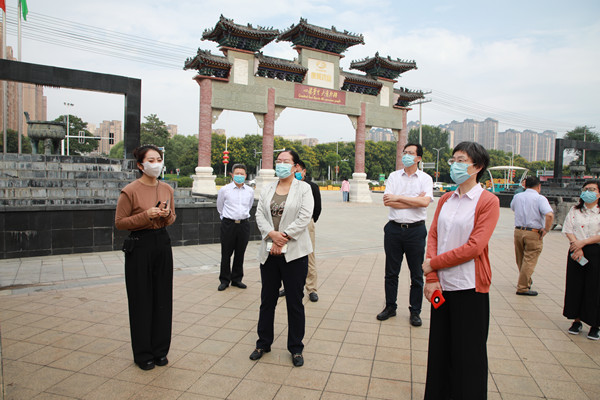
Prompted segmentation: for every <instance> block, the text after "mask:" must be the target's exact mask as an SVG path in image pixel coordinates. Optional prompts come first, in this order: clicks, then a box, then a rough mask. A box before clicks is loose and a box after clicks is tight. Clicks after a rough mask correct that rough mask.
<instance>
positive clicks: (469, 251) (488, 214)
mask: <svg viewBox="0 0 600 400" xmlns="http://www.w3.org/2000/svg"><path fill="white" fill-rule="evenodd" d="M448 162H449V164H450V165H451V168H450V177H451V178H452V180H454V182H456V183H457V184H458V188H457V189H456V191H454V192H449V193H446V194H445V195H444V196H443V197H442V198H441V199H440V200H439V202H438V205H437V209H436V210H435V215H434V218H433V222H432V224H431V228H430V229H429V237H428V240H427V255H426V259H425V261H424V262H423V272H424V273H425V274H426V275H427V281H426V284H425V289H424V293H425V297H427V299H428V300H430V301H431V296H432V294H433V293H434V291H436V290H440V291H441V292H442V294H443V297H444V298H445V300H446V301H445V303H443V304H442V305H441V306H440V307H439V308H437V309H435V308H433V306H432V308H431V325H430V329H429V352H428V358H427V381H426V384H425V399H426V400H427V399H435V400H440V399H463V400H465V399H476V400H481V399H486V398H487V378H488V362H487V336H488V329H489V324H490V301H489V290H490V283H491V278H492V271H491V268H490V260H489V258H488V242H489V240H490V237H491V236H492V233H493V232H494V228H495V227H496V224H497V223H498V218H499V216H500V202H499V200H498V197H496V196H495V195H494V194H492V193H490V192H488V191H486V190H484V189H483V188H482V187H481V186H480V185H479V184H478V183H477V182H478V181H479V179H480V178H481V177H482V176H483V174H484V173H485V170H486V168H487V167H488V165H489V162H490V157H489V155H488V152H487V151H486V150H485V148H483V146H481V145H480V144H478V143H475V142H462V143H459V144H458V145H457V146H456V147H455V148H454V151H453V153H452V158H451V159H450V160H449V161H448Z"/></svg>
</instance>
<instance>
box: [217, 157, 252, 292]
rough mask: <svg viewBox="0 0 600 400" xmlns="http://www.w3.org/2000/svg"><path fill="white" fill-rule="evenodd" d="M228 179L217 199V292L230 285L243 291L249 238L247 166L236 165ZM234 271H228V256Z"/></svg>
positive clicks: (249, 196)
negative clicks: (219, 249)
mask: <svg viewBox="0 0 600 400" xmlns="http://www.w3.org/2000/svg"><path fill="white" fill-rule="evenodd" d="M231 175H232V177H233V182H231V183H229V184H227V185H225V186H223V187H222V188H221V189H220V190H219V194H218V195H217V210H218V211H219V215H220V217H221V274H220V275H219V280H220V281H221V284H220V285H219V291H221V290H225V289H227V286H229V284H230V283H231V285H232V286H237V287H239V288H240V289H246V285H245V284H244V283H242V278H243V277H244V253H245V252H246V246H247V245H248V239H249V238H250V223H249V222H248V218H250V209H251V208H252V205H253V204H254V190H253V189H252V188H251V187H250V186H248V185H245V184H244V182H245V181H246V166H245V165H244V164H235V165H234V166H233V168H232V172H231ZM234 252H235V255H234V257H233V268H231V267H230V264H231V255H232V254H234Z"/></svg>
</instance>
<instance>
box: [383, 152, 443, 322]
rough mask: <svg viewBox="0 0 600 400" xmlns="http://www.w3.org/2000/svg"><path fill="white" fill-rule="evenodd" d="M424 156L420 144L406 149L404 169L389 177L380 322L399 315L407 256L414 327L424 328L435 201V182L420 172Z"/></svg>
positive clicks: (411, 316)
mask: <svg viewBox="0 0 600 400" xmlns="http://www.w3.org/2000/svg"><path fill="white" fill-rule="evenodd" d="M422 156H423V147H421V145H420V144H414V143H408V144H407V145H406V146H404V150H403V156H402V163H403V164H404V169H401V170H398V171H394V172H392V173H391V174H390V176H389V177H388V181H387V185H386V187H385V193H384V195H383V204H384V205H385V206H388V207H389V208H390V213H389V222H388V223H387V224H386V225H385V227H384V229H383V231H384V233H385V236H384V243H383V244H384V249H385V309H384V310H383V311H382V312H381V313H379V314H378V315H377V319H378V320H380V321H385V320H386V319H388V318H390V317H393V316H395V315H396V308H397V304H396V300H397V297H398V275H399V274H400V266H401V265H402V258H403V257H404V255H406V261H407V263H408V268H409V269H410V281H411V284H410V299H409V302H410V306H409V307H408V308H409V310H410V323H411V325H412V326H421V325H422V321H421V317H420V314H421V306H422V304H423V269H422V267H421V266H422V264H423V259H424V256H425V240H426V238H427V228H426V227H425V219H426V218H427V206H428V205H429V203H431V202H432V201H433V179H431V176H429V175H427V174H426V173H424V172H423V171H420V170H419V168H418V166H419V161H421V157H422Z"/></svg>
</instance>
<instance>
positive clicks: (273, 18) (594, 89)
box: [6, 0, 600, 142]
mask: <svg viewBox="0 0 600 400" xmlns="http://www.w3.org/2000/svg"><path fill="white" fill-rule="evenodd" d="M6 3H7V6H8V18H9V24H8V27H9V33H8V35H7V44H8V45H10V46H13V48H15V55H16V47H17V46H16V45H17V38H16V33H15V32H16V29H14V30H13V31H12V33H11V30H10V27H11V24H10V21H11V18H12V21H14V19H15V15H16V4H17V0H7V1H6ZM27 4H28V6H29V11H30V15H29V17H28V21H25V22H23V32H24V36H25V33H26V32H27V31H28V30H29V32H34V31H35V29H36V27H38V26H39V24H40V23H41V22H40V21H42V20H44V19H45V18H46V17H52V18H54V19H55V20H54V21H57V20H56V19H59V20H64V21H70V22H75V23H76V24H75V26H76V28H74V29H79V28H77V24H81V27H80V29H81V32H87V31H89V30H90V28H91V27H97V28H102V29H107V30H110V31H114V32H120V33H124V34H127V35H134V36H135V37H137V38H139V40H140V41H141V40H147V41H150V43H151V42H152V41H156V50H157V51H158V52H160V50H161V49H162V48H163V46H167V44H172V45H175V46H177V48H178V49H179V51H180V54H181V60H180V61H177V60H175V61H170V62H171V64H172V66H171V67H165V66H155V65H153V64H150V63H148V62H144V61H131V60H124V59H120V58H114V57H111V56H109V55H107V54H95V53H91V52H89V51H83V50H80V49H73V48H69V47H66V46H65V45H64V44H62V45H61V44H55V43H47V42H42V41H39V40H33V39H28V38H24V39H23V45H22V48H23V52H22V60H23V61H25V62H32V63H39V64H47V65H56V66H60V67H67V68H74V69H82V70H90V71H95V72H102V73H110V74H117V75H124V76H129V77H135V78H140V79H142V115H143V116H145V115H149V114H151V113H153V114H157V115H158V116H159V118H160V119H162V120H163V121H165V122H166V123H167V124H176V125H178V127H179V133H180V134H195V133H197V130H198V103H199V89H198V85H197V83H196V82H194V81H193V80H192V77H193V76H194V75H195V73H194V71H184V70H183V64H184V61H185V58H187V57H193V56H194V55H195V53H196V49H197V48H198V47H200V48H202V49H209V50H212V51H213V52H216V53H218V54H220V52H218V50H217V48H216V44H215V43H213V42H209V41H201V36H202V32H203V31H204V30H205V29H207V28H213V27H214V26H215V23H216V22H217V21H218V18H219V15H221V14H223V15H224V16H225V17H227V18H233V19H234V21H235V22H236V23H239V24H247V23H252V24H254V25H261V26H267V27H271V26H272V27H274V28H278V29H280V30H284V29H286V28H288V27H290V26H291V25H292V24H296V23H298V21H299V19H300V17H303V18H307V19H308V22H309V23H311V24H314V25H318V26H323V27H331V26H332V25H334V26H335V27H336V28H337V29H340V30H348V31H351V32H354V33H361V34H363V35H364V39H365V45H358V46H353V47H351V48H350V49H348V50H347V51H346V52H345V53H344V56H345V57H344V58H343V59H342V61H341V65H342V67H343V68H344V69H345V70H349V65H350V62H351V61H353V60H357V59H362V58H364V57H367V56H373V55H374V54H375V52H376V51H379V54H380V55H383V56H387V55H389V56H391V57H393V58H400V59H403V60H415V61H416V63H417V67H418V69H417V70H413V71H409V72H406V73H404V74H403V75H401V77H400V78H399V81H398V83H397V84H396V87H400V86H403V87H409V88H412V89H423V90H431V91H432V93H431V95H429V96H428V97H430V98H431V99H432V100H433V101H432V102H431V103H427V104H424V105H423V106H422V118H423V123H424V124H431V125H437V124H443V123H448V122H450V121H452V120H457V121H462V120H463V119H465V118H474V119H478V120H483V119H484V118H485V117H487V116H490V117H494V118H495V119H498V120H499V121H500V130H505V129H509V128H513V129H517V130H524V129H527V128H530V129H533V130H536V131H542V130H544V129H549V130H555V131H557V132H559V134H562V133H564V132H565V131H566V130H568V129H570V128H572V127H575V126H576V125H584V124H586V125H588V126H595V127H596V130H600V112H599V108H600V107H599V106H600V102H599V101H598V97H599V89H600V74H599V72H598V65H600V45H599V43H600V18H598V17H599V16H600V2H598V1H597V0H589V1H577V0H575V1H573V2H569V3H566V2H564V1H555V0H543V1H542V0H539V1H538V0H526V1H523V0H519V1H515V0H505V1H502V2H487V1H466V0H454V1H436V0H431V1H404V0H402V1H401V0H396V1H375V0H371V1H365V0H337V1H335V2H332V1H322V0H307V1H304V0H293V1H292V0H277V1H273V0H270V1H264V0H254V1H244V0H228V1H222V2H215V1H204V0H200V1H199V0H179V1H164V0H161V1H158V0H120V1H115V0H104V1H101V2H99V1H72V0H53V1H47V0H27ZM46 20H48V19H47V18H46ZM58 25H59V28H60V26H62V25H63V24H61V23H59V24H58ZM66 25H67V24H66V23H65V26H66ZM13 26H14V24H13ZM65 29H67V28H65ZM69 29H71V28H69ZM44 36H45V37H46V41H47V39H48V38H52V33H51V32H50V33H47V34H45V35H44ZM129 41H130V42H132V43H133V44H135V43H136V42H137V40H134V39H131V38H130V39H129ZM57 42H60V41H59V40H57ZM140 43H141V42H140ZM146 43H148V42H146ZM188 49H189V51H188ZM263 51H264V53H265V54H267V55H271V56H275V57H283V58H287V59H292V58H294V57H295V55H296V52H295V51H294V50H293V49H292V48H291V43H290V42H282V43H272V44H269V45H267V46H266V47H265V48H264V49H263ZM144 57H145V59H146V60H148V61H152V60H154V59H156V60H160V59H161V56H160V55H159V54H156V55H154V56H144ZM355 72H358V71H355ZM44 92H45V94H46V96H47V97H48V118H49V119H54V118H56V117H57V116H58V115H61V114H64V113H66V112H67V110H66V107H65V106H64V103H65V102H68V103H73V104H74V106H73V107H71V108H70V110H69V111H70V113H71V114H75V115H77V116H80V117H81V118H83V120H84V121H87V122H90V123H93V124H96V125H97V124H98V123H99V122H101V121H102V120H113V119H114V120H123V98H122V97H121V96H116V95H106V94H98V93H86V92H81V91H74V90H66V89H53V88H45V89H44ZM488 111H489V112H488ZM408 119H409V121H414V120H418V119H419V107H418V106H416V107H415V108H414V110H413V111H410V112H409V113H408ZM142 121H143V119H142ZM214 127H215V128H224V129H226V130H227V132H228V134H230V135H234V136H243V135H244V134H246V133H257V132H260V131H259V128H258V126H257V124H256V121H255V119H254V117H253V116H252V115H250V114H244V113H236V112H227V111H226V112H223V114H221V117H220V118H219V120H218V121H217V123H216V124H215V125H214ZM275 131H276V134H279V135H300V134H305V135H306V136H308V137H316V138H318V139H319V141H320V142H328V141H336V140H340V139H341V140H353V138H354V131H353V128H352V125H351V123H350V120H349V119H348V118H347V117H346V116H342V115H333V114H323V113H317V112H310V111H302V110H290V109H286V110H285V111H284V112H283V113H282V114H281V116H280V117H279V119H278V120H277V122H276V125H275Z"/></svg>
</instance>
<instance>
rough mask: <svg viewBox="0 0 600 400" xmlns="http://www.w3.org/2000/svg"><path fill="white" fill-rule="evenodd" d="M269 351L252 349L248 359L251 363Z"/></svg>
mask: <svg viewBox="0 0 600 400" xmlns="http://www.w3.org/2000/svg"><path fill="white" fill-rule="evenodd" d="M270 351H271V349H254V351H253V352H252V354H250V359H251V360H252V361H256V360H258V359H260V358H261V357H262V356H263V354H265V353H268V352H270Z"/></svg>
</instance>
